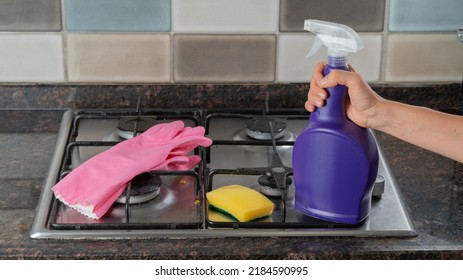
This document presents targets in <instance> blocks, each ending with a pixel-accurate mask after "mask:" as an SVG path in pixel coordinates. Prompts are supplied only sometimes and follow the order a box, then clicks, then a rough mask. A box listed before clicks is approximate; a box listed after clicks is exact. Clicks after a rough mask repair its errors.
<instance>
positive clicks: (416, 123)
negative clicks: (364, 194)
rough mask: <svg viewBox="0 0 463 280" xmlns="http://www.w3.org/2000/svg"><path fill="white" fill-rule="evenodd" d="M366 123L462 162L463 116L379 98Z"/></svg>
mask: <svg viewBox="0 0 463 280" xmlns="http://www.w3.org/2000/svg"><path fill="white" fill-rule="evenodd" d="M369 126H370V127H372V128H374V129H377V130H379V131H383V132H385V133H388V134H390V135H392V136H394V137H397V138H399V139H402V140H404V141H407V142H409V143H412V144H414V145H417V146H420V147H422V148H424V149H427V150H430V151H432V152H435V153H438V154H441V155H443V156H446V157H448V158H451V159H454V160H457V161H460V162H463V117H462V116H457V115H450V114H445V113H442V112H438V111H434V110H431V109H428V108H424V107H417V106H411V105H406V104H402V103H397V102H393V101H382V102H380V104H378V111H377V112H376V114H375V115H374V116H372V118H371V121H370V123H369Z"/></svg>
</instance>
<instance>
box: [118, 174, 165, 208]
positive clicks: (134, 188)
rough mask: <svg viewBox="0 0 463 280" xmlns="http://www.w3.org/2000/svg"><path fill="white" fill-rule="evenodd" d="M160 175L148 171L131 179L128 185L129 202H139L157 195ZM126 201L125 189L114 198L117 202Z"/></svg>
mask: <svg viewBox="0 0 463 280" xmlns="http://www.w3.org/2000/svg"><path fill="white" fill-rule="evenodd" d="M161 183H162V180H161V177H159V176H153V175H150V174H149V173H142V174H140V175H137V176H135V177H134V178H133V179H132V185H131V187H130V192H129V195H130V200H129V204H140V203H143V202H147V201H150V200H152V199H153V198H155V197H157V196H158V195H159V193H160V192H161ZM126 201H127V190H125V191H124V192H123V193H122V194H121V195H120V196H119V198H118V199H117V200H116V202H118V203H122V204H125V203H126Z"/></svg>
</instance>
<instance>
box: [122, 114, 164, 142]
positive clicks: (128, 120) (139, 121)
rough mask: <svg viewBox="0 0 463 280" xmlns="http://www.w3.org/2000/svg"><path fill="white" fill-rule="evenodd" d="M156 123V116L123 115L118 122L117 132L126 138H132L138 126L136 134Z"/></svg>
mask: <svg viewBox="0 0 463 280" xmlns="http://www.w3.org/2000/svg"><path fill="white" fill-rule="evenodd" d="M155 124H156V118H155V117H148V116H136V117H121V118H120V119H119V122H118V123H117V134H118V135H119V136H120V137H122V138H124V139H130V138H132V137H133V134H134V130H135V128H136V134H137V135H138V134H140V133H142V132H145V131H146V130H147V129H149V128H150V127H152V126H153V125H155Z"/></svg>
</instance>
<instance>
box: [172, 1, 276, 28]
mask: <svg viewBox="0 0 463 280" xmlns="http://www.w3.org/2000/svg"><path fill="white" fill-rule="evenodd" d="M278 9H279V1H278V0H233V1H230V0H195V1H191V0H173V1H172V29H173V31H174V32H186V33H189V32H205V33H207V32H223V33H229V32H241V33H253V32H264V33H270V32H276V31H277V30H278Z"/></svg>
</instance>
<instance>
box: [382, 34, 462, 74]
mask: <svg viewBox="0 0 463 280" xmlns="http://www.w3.org/2000/svg"><path fill="white" fill-rule="evenodd" d="M462 75H463V46H462V45H461V43H459V42H458V41H457V39H456V34H442V33H436V34H409V33H407V34H391V35H389V39H388V46H387V54H386V71H385V79H386V81H387V82H461V78H462Z"/></svg>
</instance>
